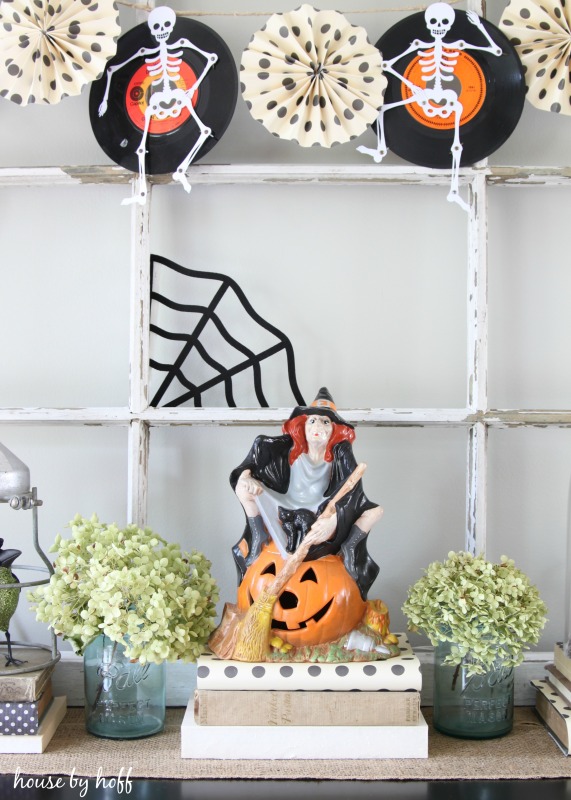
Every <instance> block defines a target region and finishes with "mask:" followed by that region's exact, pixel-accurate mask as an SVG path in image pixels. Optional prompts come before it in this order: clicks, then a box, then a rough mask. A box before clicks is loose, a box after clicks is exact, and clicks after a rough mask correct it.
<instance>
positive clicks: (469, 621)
mask: <svg viewBox="0 0 571 800" xmlns="http://www.w3.org/2000/svg"><path fill="white" fill-rule="evenodd" d="M402 610H403V613H404V614H405V615H406V617H407V619H408V622H409V630H411V631H418V630H420V631H422V632H423V633H425V634H426V636H428V638H429V639H430V642H431V643H432V644H433V645H436V644H437V643H438V642H452V643H453V645H454V646H453V647H452V649H451V654H450V656H448V657H447V659H446V661H445V663H449V664H463V665H466V666H467V667H468V674H483V673H484V672H486V671H488V670H490V669H492V668H493V667H494V665H495V664H497V663H498V662H501V663H502V664H503V665H504V666H508V667H509V666H517V665H518V664H520V663H521V662H522V661H523V651H524V650H525V649H528V648H529V645H530V644H537V642H538V640H539V636H540V633H541V631H542V629H543V627H544V625H545V622H546V616H545V615H546V611H547V609H546V606H545V604H544V602H543V601H542V600H541V598H540V596H539V592H538V590H537V588H536V587H535V586H533V585H532V584H531V583H530V581H529V579H528V578H527V576H526V575H524V573H523V572H521V571H520V570H519V569H517V568H516V566H515V564H514V562H513V561H512V560H511V559H509V558H507V557H506V556H502V557H501V559H500V563H499V564H493V563H491V562H490V561H487V560H486V559H485V558H484V557H483V556H473V555H471V554H470V553H466V552H459V553H455V552H450V553H448V558H447V559H446V561H443V562H439V561H435V562H434V563H432V564H430V566H429V567H428V568H427V569H426V570H425V571H424V575H423V577H422V578H420V579H419V580H418V581H417V582H416V583H415V584H413V586H411V587H410V588H409V590H408V596H407V599H406V602H405V603H404V605H403V607H402Z"/></svg>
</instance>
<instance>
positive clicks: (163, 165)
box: [89, 17, 238, 175]
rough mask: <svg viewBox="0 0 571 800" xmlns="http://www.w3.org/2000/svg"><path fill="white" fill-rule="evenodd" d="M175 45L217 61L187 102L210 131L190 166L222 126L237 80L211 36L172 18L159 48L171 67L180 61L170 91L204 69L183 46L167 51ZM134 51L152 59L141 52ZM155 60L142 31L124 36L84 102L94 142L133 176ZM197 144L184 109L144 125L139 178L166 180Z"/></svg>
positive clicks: (153, 45)
mask: <svg viewBox="0 0 571 800" xmlns="http://www.w3.org/2000/svg"><path fill="white" fill-rule="evenodd" d="M181 39H182V40H187V41H188V42H190V43H191V44H192V45H194V47H196V48H199V49H200V50H201V51H203V52H205V53H215V54H216V56H217V57H218V58H217V61H216V63H215V64H213V65H211V66H210V69H209V70H208V71H207V72H206V74H205V76H204V79H203V80H202V82H201V83H200V85H199V86H198V89H197V91H196V93H195V95H194V97H193V101H192V104H193V108H194V111H195V113H196V115H197V116H198V117H199V119H200V120H201V121H202V123H204V124H205V125H207V126H208V127H209V128H211V129H212V135H211V136H209V137H208V138H207V139H206V140H205V141H204V143H203V144H202V146H201V147H200V150H199V151H198V152H197V153H196V155H195V157H194V158H193V159H192V161H193V162H195V161H196V160H197V159H198V158H200V157H202V156H204V155H206V153H208V151H209V150H211V149H212V148H213V147H214V145H215V144H216V142H218V141H219V139H220V138H221V136H222V134H223V133H224V131H225V130H226V128H227V127H228V125H229V124H230V120H231V119H232V115H233V114H234V110H235V108H236V101H237V98H238V75H237V71H236V65H235V63H234V59H233V57H232V54H231V53H230V50H229V49H228V46H227V45H226V43H225V42H224V41H223V40H222V39H221V38H220V36H219V35H218V34H217V33H216V32H215V31H213V30H212V29H211V28H209V27H208V26H207V25H204V24H203V23H201V22H198V21H196V20H191V19H187V18H183V17H177V18H176V22H175V24H174V27H173V28H172V33H171V34H170V36H169V37H168V40H167V45H168V47H169V52H170V53H171V55H172V57H173V61H179V60H180V64H179V65H178V73H179V78H178V81H176V88H182V89H188V88H189V87H190V86H192V84H193V83H194V82H195V81H196V80H197V78H199V77H200V76H201V75H202V73H203V71H204V69H205V67H206V66H207V64H208V62H207V59H206V58H205V57H204V55H203V54H202V53H200V52H197V51H196V50H194V49H192V48H191V47H189V46H183V45H182V44H180V45H179V46H177V47H173V48H172V49H170V48H171V46H172V45H175V44H177V43H179V42H180V40H181ZM142 48H145V49H146V50H147V51H148V50H151V51H152V52H151V53H150V54H149V53H148V52H146V53H145V52H142ZM158 52H159V45H158V43H157V40H156V39H155V38H154V37H153V36H152V35H151V31H150V28H149V26H148V25H147V24H146V23H143V24H141V25H137V26H136V27H135V28H132V29H131V30H130V31H127V33H125V34H123V36H121V37H120V38H119V40H118V42H117V53H116V55H115V56H114V57H113V58H112V59H110V60H109V62H108V63H107V68H106V70H105V72H104V74H103V76H102V77H101V78H99V79H98V80H97V81H94V82H93V84H92V86H91V92H90V95H89V117H90V120H91V127H92V128H93V132H94V134H95V138H96V139H97V141H98V142H99V145H100V146H101V148H102V150H103V151H104V152H105V153H106V154H107V155H108V156H109V157H110V158H111V159H112V160H113V161H115V162H116V163H117V164H119V166H121V167H124V168H125V169H128V170H132V171H133V172H137V171H138V157H137V149H138V148H139V146H140V144H141V141H142V138H143V133H144V126H145V110H146V109H147V108H148V105H149V99H150V97H151V96H152V95H153V93H154V92H155V91H157V86H159V88H160V83H162V81H160V80H157V74H156V67H154V66H153V64H152V62H153V61H155V62H156V60H157V59H158ZM125 62H127V63H125ZM121 64H122V65H123V66H120V67H119V69H117V71H115V72H113V73H112V76H111V83H110V91H109V97H108V101H107V109H106V111H105V113H103V114H100V106H101V103H102V101H103V100H104V96H105V89H106V86H107V76H108V70H109V67H113V66H116V65H121ZM153 70H155V71H154V72H153ZM175 73H176V70H175ZM170 86H171V87H175V82H173V81H171V82H170ZM199 137H200V129H199V127H198V125H197V123H196V122H195V120H194V118H193V117H192V115H191V114H190V112H189V110H188V109H186V108H185V109H183V110H182V112H181V113H180V114H177V115H175V114H173V115H172V116H165V117H164V118H163V119H157V118H155V117H152V118H151V121H150V126H149V132H148V136H147V140H146V148H145V149H146V151H147V152H146V159H145V168H146V172H147V174H149V175H161V174H165V173H169V172H174V171H175V170H176V169H177V167H178V166H179V165H180V164H181V162H182V161H183V160H184V159H185V158H186V157H187V155H188V154H189V152H190V151H191V150H192V148H193V147H194V146H195V145H196V143H197V141H198V140H199Z"/></svg>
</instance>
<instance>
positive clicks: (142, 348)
mask: <svg viewBox="0 0 571 800" xmlns="http://www.w3.org/2000/svg"><path fill="white" fill-rule="evenodd" d="M190 173H191V177H190V179H191V182H192V184H193V185H200V184H207V185H236V184H247V185H255V184H266V183H271V184H290V185H291V184H294V185H298V186H303V185H308V186H312V185H315V184H316V183H318V184H322V185H327V184H337V185H339V184H352V185H355V184H357V185H358V184H361V185H368V184H375V185H379V186H391V185H411V186H413V185H430V186H435V185H438V186H440V185H442V186H447V185H448V183H449V179H450V174H449V172H448V171H446V170H430V169H425V168H420V167H392V166H389V167H385V166H382V165H381V166H379V165H367V166H356V167H355V166H334V167H323V166H315V167H314V166H287V165H286V166H279V165H264V164H262V165H228V166H219V165H193V166H192V167H191V168H190ZM132 180H133V175H132V173H130V172H128V171H126V170H123V169H122V168H120V167H114V166H111V167H96V166H89V167H45V168H33V167H31V168H22V169H17V168H4V169H0V189H1V188H2V187H10V186H46V185H49V186H70V187H74V186H81V185H84V184H102V183H103V184H128V183H130V182H131V181H132ZM170 181H171V179H170V178H168V177H162V176H161V177H155V178H153V179H152V182H153V183H155V184H164V183H169V182H170ZM461 183H462V185H463V186H464V187H465V189H467V191H468V194H469V202H470V213H469V214H468V215H467V226H468V248H467V249H468V252H467V273H468V281H467V298H466V303H467V314H466V316H467V321H468V338H467V342H468V352H467V386H466V406H465V407H464V408H429V409H417V408H363V409H357V408H356V409H343V415H344V416H345V417H346V418H347V419H348V420H349V421H350V422H352V423H354V424H359V425H360V426H396V427H408V426H419V425H422V426H444V427H463V428H465V429H466V433H467V465H466V530H465V542H464V546H465V548H466V549H467V550H469V551H470V552H474V553H476V552H485V549H486V508H487V489H486V471H487V439H488V431H489V430H490V428H502V427H520V426H537V425H541V426H559V427H569V426H571V410H568V409H565V410H561V411H553V410H529V411H528V410H522V409H504V410H497V409H490V408H489V407H488V389H487V371H488V326H487V313H488V296H487V283H488V269H487V267H488V265H487V256H488V253H487V228H488V225H487V193H488V190H489V187H490V186H493V187H517V186H532V187H542V186H546V187H551V186H566V185H569V184H571V168H556V167H537V168H534V167H501V166H498V167H496V166H494V167H492V166H488V165H487V164H482V165H476V166H475V167H472V168H465V169H463V170H461ZM151 209H152V186H151V189H150V194H149V198H148V201H147V204H146V205H145V206H143V207H140V206H136V207H134V208H133V210H132V239H131V309H130V320H131V323H130V380H129V386H130V394H129V404H128V406H126V407H114V408H101V407H97V408H73V409H62V408H0V423H2V424H6V423H9V424H26V425H29V424H40V425H41V424H44V425H52V424H61V425H93V424H98V425H120V426H126V427H128V429H129V440H128V441H129V445H128V447H129V454H128V455H129V458H128V465H129V467H128V478H127V483H128V485H127V517H128V520H129V521H131V522H135V523H137V524H139V525H144V524H146V519H147V496H148V485H147V478H148V462H149V431H150V428H151V427H152V426H161V425H214V426H216V425H225V426H227V425H233V424H235V425H251V426H253V427H255V426H259V425H276V426H279V425H281V423H282V421H283V420H284V419H285V418H286V417H287V416H288V415H289V413H290V409H285V408H267V409H266V408H251V409H250V408H240V409H234V408H218V407H217V408H211V407H205V408H185V407H179V408H151V407H150V406H149V404H148V403H149V398H148V386H149V323H150V299H149V291H148V287H149V282H150V245H149V238H150V237H149V233H150V226H151Z"/></svg>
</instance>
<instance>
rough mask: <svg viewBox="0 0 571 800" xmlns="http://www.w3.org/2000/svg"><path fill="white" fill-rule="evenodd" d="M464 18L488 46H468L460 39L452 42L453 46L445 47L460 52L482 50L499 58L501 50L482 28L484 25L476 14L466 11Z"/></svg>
mask: <svg viewBox="0 0 571 800" xmlns="http://www.w3.org/2000/svg"><path fill="white" fill-rule="evenodd" d="M466 16H467V17H468V20H469V21H470V22H471V23H472V25H474V26H475V27H476V28H478V30H479V31H480V33H481V34H482V35H483V36H485V38H486V40H487V41H488V42H489V44H488V45H486V46H479V45H476V44H469V43H468V42H465V41H464V40H463V39H460V41H458V42H454V44H453V45H447V47H451V46H452V47H458V48H459V49H460V50H483V51H485V52H487V53H492V55H494V56H501V54H502V48H501V47H499V46H498V45H497V44H496V43H495V42H494V40H493V39H492V37H491V36H490V34H489V33H488V31H487V30H486V29H485V28H484V25H483V24H482V20H481V19H480V17H479V16H478V15H477V14H476V12H475V11H467V12H466Z"/></svg>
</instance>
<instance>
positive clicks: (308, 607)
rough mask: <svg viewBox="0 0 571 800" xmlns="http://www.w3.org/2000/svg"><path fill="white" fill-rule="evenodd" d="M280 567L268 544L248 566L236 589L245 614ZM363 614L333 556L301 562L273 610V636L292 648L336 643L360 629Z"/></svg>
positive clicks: (356, 595) (354, 586)
mask: <svg viewBox="0 0 571 800" xmlns="http://www.w3.org/2000/svg"><path fill="white" fill-rule="evenodd" d="M283 566H284V560H283V558H282V557H281V556H280V554H279V553H278V551H277V548H276V546H275V545H274V544H273V543H270V544H266V545H264V547H263V548H262V551H261V553H260V555H259V556H258V558H257V559H256V560H255V561H254V562H253V563H252V564H251V565H250V566H249V567H248V569H247V570H246V574H245V575H244V578H243V580H242V583H241V584H240V586H239V588H238V598H237V605H238V609H239V611H241V612H245V611H247V610H248V608H249V607H250V606H251V605H252V603H253V602H254V601H255V600H256V599H257V598H258V596H259V594H260V592H261V591H262V589H263V588H265V587H266V586H267V585H268V584H271V583H272V582H273V581H274V580H275V578H276V575H278V574H279V573H280V571H281V569H282V568H283ZM365 610H366V603H365V602H364V600H363V599H362V597H361V593H360V591H359V587H358V586H357V584H356V583H355V581H354V580H353V578H352V577H351V576H350V575H349V573H348V572H347V570H346V569H345V565H344V564H343V560H342V558H341V557H340V556H338V555H327V556H323V557H322V558H318V559H316V560H315V561H304V562H302V564H301V565H300V567H299V568H298V569H297V571H296V572H295V573H294V574H293V576H292V577H291V578H290V579H289V580H288V581H287V582H286V584H285V585H284V587H283V589H282V591H281V592H280V594H279V595H278V597H277V600H276V602H275V605H274V609H273V619H272V631H274V632H275V633H276V634H277V635H278V636H279V637H280V638H281V639H282V640H283V641H284V642H287V643H288V644H291V645H293V647H303V646H306V645H318V644H325V643H327V642H335V641H337V639H339V638H340V637H341V636H343V635H345V634H346V633H349V631H351V630H353V629H354V628H356V627H357V625H359V623H360V622H361V620H362V618H363V615H364V613H365Z"/></svg>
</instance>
